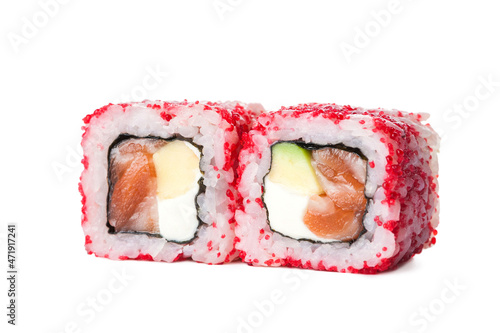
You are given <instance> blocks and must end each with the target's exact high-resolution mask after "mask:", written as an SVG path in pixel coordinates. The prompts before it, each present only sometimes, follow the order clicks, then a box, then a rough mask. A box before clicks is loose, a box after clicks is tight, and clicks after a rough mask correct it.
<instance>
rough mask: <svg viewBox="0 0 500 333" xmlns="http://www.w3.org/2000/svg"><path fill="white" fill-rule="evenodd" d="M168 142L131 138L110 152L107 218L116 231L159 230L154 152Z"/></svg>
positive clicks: (152, 231) (153, 231)
mask: <svg viewBox="0 0 500 333" xmlns="http://www.w3.org/2000/svg"><path fill="white" fill-rule="evenodd" d="M165 144H166V142H165V141H163V140H158V139H128V140H125V141H123V142H121V143H119V144H118V145H117V146H116V147H114V148H113V149H112V152H111V155H110V181H111V186H110V191H111V192H110V199H109V205H108V221H109V224H110V225H112V226H113V227H114V228H115V231H117V232H130V231H136V232H147V233H152V234H157V233H159V232H160V228H159V223H158V203H157V201H156V188H157V181H156V171H155V166H154V162H153V153H154V152H155V151H156V150H158V149H159V148H160V147H161V146H163V145H165Z"/></svg>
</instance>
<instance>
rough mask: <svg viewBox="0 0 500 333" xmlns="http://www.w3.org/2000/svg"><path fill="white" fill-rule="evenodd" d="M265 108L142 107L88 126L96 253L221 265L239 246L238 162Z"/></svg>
mask: <svg viewBox="0 0 500 333" xmlns="http://www.w3.org/2000/svg"><path fill="white" fill-rule="evenodd" d="M258 112H259V106H258V105H244V104H240V103H236V102H229V103H211V102H205V103H200V102H195V103H188V102H187V101H184V102H160V101H155V102H149V101H145V102H141V103H129V104H119V105H112V104H110V105H107V106H105V107H103V108H101V109H98V110H96V111H95V112H94V113H93V114H90V115H88V116H86V117H85V118H84V123H85V125H84V127H83V130H84V134H83V139H82V147H83V151H84V157H83V161H82V162H83V165H84V171H83V173H82V175H81V182H80V192H81V195H82V204H83V208H82V212H83V216H82V227H83V230H84V233H85V247H86V249H87V251H88V253H89V254H91V253H94V254H95V255H96V256H99V257H106V258H110V259H139V260H141V259H142V260H154V261H166V262H173V261H176V260H179V259H186V258H192V259H193V260H195V261H199V262H204V263H210V264H217V263H223V262H229V261H231V260H232V259H234V258H235V257H237V256H238V252H237V250H236V249H235V248H234V212H235V210H236V200H235V198H236V191H235V187H234V184H235V164H236V162H237V153H238V150H239V145H238V142H239V139H240V135H241V133H242V132H243V131H245V130H247V129H248V128H246V127H245V126H248V124H249V123H251V119H253V118H254V117H255V115H256V114H257V113H258Z"/></svg>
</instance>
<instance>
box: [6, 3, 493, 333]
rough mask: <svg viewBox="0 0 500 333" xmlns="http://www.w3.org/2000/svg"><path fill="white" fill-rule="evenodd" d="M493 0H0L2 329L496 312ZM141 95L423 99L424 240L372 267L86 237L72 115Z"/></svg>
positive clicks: (440, 322)
mask: <svg viewBox="0 0 500 333" xmlns="http://www.w3.org/2000/svg"><path fill="white" fill-rule="evenodd" d="M61 2H62V0H61ZM44 3H52V5H50V6H44V5H43V4H44ZM54 3H55V4H58V5H57V7H56V6H54ZM41 4H42V5H41ZM495 4H497V3H496V2H494V1H488V0H483V1H481V0H477V1H439V2H438V1H430V0H418V1H417V0H414V1H410V0H401V1H399V3H398V2H396V5H394V4H391V2H390V1H388V0H385V1H382V0H376V1H373V0H372V1H368V0H366V1H351V2H348V1H342V2H340V1H310V0H309V1H291V0H282V1H256V0H254V1H251V0H222V1H213V0H205V1H135V2H133V1H123V0H121V1H118V0H115V1H107V2H103V1H76V0H75V1H68V2H67V3H65V4H59V3H57V2H54V1H52V2H51V1H49V0H42V1H41V2H38V1H34V0H28V1H16V2H13V1H9V2H7V1H2V4H1V5H0V26H1V40H0V45H1V62H0V97H1V119H0V135H1V147H2V152H1V155H0V156H1V157H0V158H1V163H0V168H1V169H0V180H1V183H0V184H1V188H0V191H1V200H0V205H1V206H0V221H1V226H0V228H1V230H0V236H1V238H0V240H1V255H0V258H1V259H0V261H1V263H0V266H1V267H2V272H4V273H1V274H0V276H1V277H2V278H1V281H2V283H1V284H0V288H1V289H0V295H2V296H1V297H0V304H1V309H2V310H0V318H1V322H2V323H1V327H2V332H4V328H5V327H7V328H8V331H9V332H11V331H12V332H58V333H59V332H110V331H113V332H114V331H123V332H170V331H171V332H179V331H182V332H194V331H203V332H238V331H240V332H286V331H289V332H299V331H306V330H307V331H310V332H314V331H315V330H316V331H321V332H326V331H330V332H333V331H339V332H341V331H344V332H345V331H348V330H349V331H350V332H351V331H354V332H356V331H367V330H371V331H375V332H377V331H379V332H380V331H382V330H383V331H384V332H398V333H401V332H408V333H410V332H411V333H413V332H444V331H445V330H446V331H451V330H455V331H457V332H469V331H477V332H482V331H488V332H492V331H494V330H498V326H499V325H498V321H497V320H496V319H497V317H498V312H499V310H500V308H499V305H498V299H499V298H500V292H499V286H498V282H497V281H498V255H497V254H498V240H497V235H498V234H499V231H500V230H499V222H500V221H499V217H498V216H499V214H498V206H499V199H500V198H499V196H498V188H499V186H500V183H499V180H498V156H497V155H496V153H497V152H498V143H499V142H498V141H499V139H498V131H499V129H498V126H499V121H500V116H499V106H500V65H499V61H500V47H499V36H498V33H499V32H500V20H499V19H498V13H499V9H500V8H499V7H498V6H496V7H495ZM214 5H218V7H217V8H219V9H216V7H215V6H214ZM43 8H45V9H43ZM44 10H45V12H49V14H50V15H48V14H44ZM389 10H391V11H392V13H391V12H390V11H389ZM387 13H390V14H389V15H387ZM377 18H378V20H377ZM360 31H361V32H360ZM363 31H365V32H363ZM367 33H368V35H366V34H367ZM348 44H349V45H351V46H350V50H351V51H352V52H355V53H353V54H351V55H350V56H346V54H344V52H343V51H342V47H344V48H349V46H346V45H348ZM354 48H356V49H355V51H353V49H354ZM152 71H153V72H155V71H156V78H154V77H153V76H150V75H151V74H150V72H152ZM488 80H489V81H490V83H485V82H487V81H488ZM143 98H150V99H153V98H158V99H163V100H182V99H184V98H186V99H188V100H191V101H194V100H198V99H199V100H242V101H246V102H260V103H263V105H264V106H265V107H266V108H267V109H269V110H273V109H277V108H279V107H280V106H281V105H293V104H296V103H303V102H334V103H338V104H350V105H353V106H364V107H385V108H397V109H402V110H406V111H411V112H427V113H430V114H431V119H430V122H431V124H432V125H433V126H434V127H435V128H436V129H438V130H439V131H440V132H441V133H442V134H443V135H444V136H445V137H446V139H445V140H443V145H442V149H441V154H440V167H441V170H440V178H439V179H440V182H441V183H440V185H441V191H440V194H441V198H442V201H441V204H442V214H441V225H440V226H439V228H438V230H439V234H438V237H437V244H436V246H435V247H433V248H432V249H430V250H427V251H424V253H423V254H421V255H418V256H416V257H415V258H414V259H412V260H411V261H410V262H408V263H407V264H405V265H403V266H402V267H400V268H399V269H397V270H395V271H391V272H388V273H383V274H379V275H376V276H363V275H352V274H340V273H328V272H316V271H305V270H297V269H287V268H255V267H250V266H247V265H245V264H242V263H234V264H229V265H222V266H208V265H204V264H197V263H194V262H190V261H188V262H181V263H175V264H165V263H151V262H135V261H124V262H116V261H110V260H106V259H99V258H95V257H94V256H89V255H87V254H86V252H85V251H84V247H83V243H84V236H83V232H82V230H81V227H80V209H81V205H80V196H79V194H78V191H77V183H78V177H79V173H80V172H81V169H82V168H81V166H80V164H79V163H78V160H79V159H80V152H79V148H78V146H79V141H80V137H81V134H82V132H81V129H80V127H81V126H82V121H81V119H82V118H83V117H84V116H85V115H86V114H87V113H90V112H92V111H93V110H94V109H96V108H98V107H101V106H102V105H105V104H107V103H109V102H114V101H127V100H132V99H143ZM75 161H76V162H75ZM7 223H17V225H18V254H17V255H18V266H19V277H18V299H17V301H18V306H19V307H18V325H17V326H16V327H11V326H10V325H7V323H6V321H7V317H6V312H7V310H6V305H7V301H8V300H7V284H6V279H5V278H4V277H3V276H4V274H5V275H6V273H5V272H6V270H7V268H6V265H7V262H6V225H7ZM116 274H118V275H124V276H125V277H124V278H125V280H123V281H122V280H117V279H116V276H115V275H116ZM122 278H123V277H122ZM120 281H121V282H120ZM276 295H280V297H279V299H276ZM92 299H97V301H96V302H97V305H96V309H95V310H93V308H92V307H91V305H90V304H91V302H92ZM273 301H277V303H273V304H272V305H271V303H270V302H273ZM97 309H98V310H97ZM426 313H428V314H426Z"/></svg>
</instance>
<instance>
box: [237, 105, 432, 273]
mask: <svg viewBox="0 0 500 333" xmlns="http://www.w3.org/2000/svg"><path fill="white" fill-rule="evenodd" d="M427 117H428V115H426V114H412V113H406V112H401V111H394V110H383V109H376V110H368V109H363V108H352V107H350V106H339V105H335V104H305V105H298V106H295V107H289V108H284V107H283V108H282V109H281V110H279V111H276V112H273V113H269V114H262V115H261V116H260V117H259V118H258V119H257V121H256V124H255V126H254V127H253V128H252V129H251V130H250V131H249V133H247V134H244V136H243V141H244V147H243V149H242V151H241V152H240V155H239V166H238V174H239V179H238V185H237V188H238V193H239V198H240V202H241V205H240V207H239V209H238V211H237V212H236V220H237V226H236V248H237V249H238V250H240V256H241V258H242V260H243V261H245V262H247V263H249V264H251V265H261V266H294V267H301V268H310V269H316V270H329V271H339V272H352V273H367V274H369V273H376V272H380V271H384V270H387V269H389V268H391V267H395V266H396V265H398V264H400V263H402V262H404V261H406V260H408V259H410V258H411V257H412V256H413V255H415V254H417V253H420V252H421V251H422V249H423V248H425V247H429V246H430V245H432V244H434V243H435V241H436V239H435V237H434V236H435V235H436V234H437V231H436V227H437V225H438V221H439V220H438V213H439V202H438V193H437V191H438V181H437V177H438V163H437V151H438V146H439V137H438V136H437V134H436V133H435V132H434V130H433V129H432V128H431V127H430V126H429V125H428V124H424V123H423V122H424V121H425V120H426V119H427Z"/></svg>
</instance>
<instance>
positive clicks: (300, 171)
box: [268, 142, 324, 195]
mask: <svg viewBox="0 0 500 333" xmlns="http://www.w3.org/2000/svg"><path fill="white" fill-rule="evenodd" d="M271 155H272V162H271V170H270V171H269V174H268V180H269V181H272V182H273V183H278V184H281V185H283V186H285V187H287V188H288V189H290V190H291V191H293V192H296V193H298V194H303V195H314V194H318V195H319V194H323V193H324V191H323V188H322V187H321V185H320V184H319V181H318V179H317V177H316V173H315V171H314V169H313V167H312V165H311V155H312V154H311V152H310V151H309V150H307V149H304V148H302V147H299V146H298V145H296V144H294V143H291V142H280V143H276V144H274V145H273V146H272V147H271Z"/></svg>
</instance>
